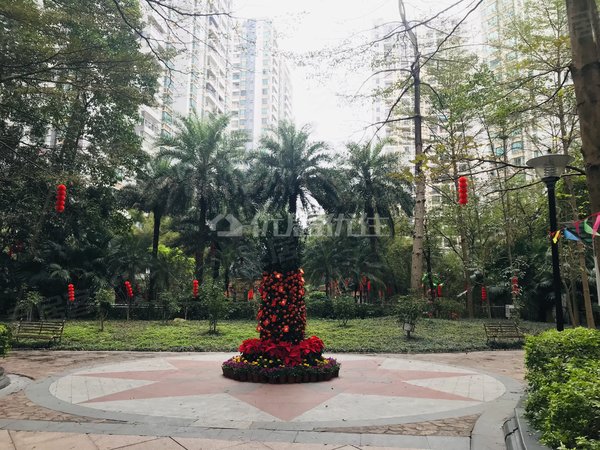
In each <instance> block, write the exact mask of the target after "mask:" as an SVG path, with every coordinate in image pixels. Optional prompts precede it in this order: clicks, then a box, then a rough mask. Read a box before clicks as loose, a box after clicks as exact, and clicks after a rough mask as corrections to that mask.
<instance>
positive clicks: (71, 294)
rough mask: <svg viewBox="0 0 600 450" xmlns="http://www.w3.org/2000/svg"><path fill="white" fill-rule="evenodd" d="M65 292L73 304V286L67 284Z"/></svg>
mask: <svg viewBox="0 0 600 450" xmlns="http://www.w3.org/2000/svg"><path fill="white" fill-rule="evenodd" d="M67 292H68V294H69V301H70V302H74V301H75V286H73V285H72V284H69V285H68V286H67Z"/></svg>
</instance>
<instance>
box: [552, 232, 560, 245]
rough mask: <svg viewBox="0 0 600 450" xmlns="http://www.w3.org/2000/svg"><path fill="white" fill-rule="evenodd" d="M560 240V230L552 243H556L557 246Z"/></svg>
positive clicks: (555, 234)
mask: <svg viewBox="0 0 600 450" xmlns="http://www.w3.org/2000/svg"><path fill="white" fill-rule="evenodd" d="M559 239H560V230H558V231H557V232H556V233H554V237H553V238H552V242H554V243H555V244H556V243H557V242H558V240H559Z"/></svg>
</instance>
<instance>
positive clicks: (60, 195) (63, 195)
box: [54, 184, 67, 213]
mask: <svg viewBox="0 0 600 450" xmlns="http://www.w3.org/2000/svg"><path fill="white" fill-rule="evenodd" d="M66 199H67V187H66V186H65V185H64V184H59V185H58V186H57V187H56V205H55V206H54V208H55V209H56V212H59V213H61V212H63V211H64V210H65V201H66Z"/></svg>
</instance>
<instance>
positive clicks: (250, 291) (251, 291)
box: [248, 289, 254, 300]
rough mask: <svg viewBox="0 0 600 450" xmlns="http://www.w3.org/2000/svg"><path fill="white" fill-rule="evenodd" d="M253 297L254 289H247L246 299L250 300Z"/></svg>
mask: <svg viewBox="0 0 600 450" xmlns="http://www.w3.org/2000/svg"><path fill="white" fill-rule="evenodd" d="M253 298H254V289H250V290H249V291H248V300H252V299H253Z"/></svg>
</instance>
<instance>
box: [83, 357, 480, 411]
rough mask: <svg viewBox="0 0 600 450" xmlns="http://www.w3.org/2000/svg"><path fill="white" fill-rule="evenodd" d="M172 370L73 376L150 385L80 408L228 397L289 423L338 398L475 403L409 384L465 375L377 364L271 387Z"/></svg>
mask: <svg viewBox="0 0 600 450" xmlns="http://www.w3.org/2000/svg"><path fill="white" fill-rule="evenodd" d="M166 361H167V362H168V363H169V364H170V365H172V366H173V369H166V370H131V371H122V372H96V373H79V374H77V376H83V377H98V378H112V379H126V380H143V381H149V382H150V383H149V384H146V385H144V386H139V387H135V388H131V389H126V390H123V391H121V392H117V393H112V394H108V395H102V396H99V397H95V398H90V399H89V400H87V401H85V402H82V403H96V402H110V401H123V400H125V401H127V400H141V399H152V398H167V397H186V396H195V395H209V394H221V393H225V394H228V395H230V396H232V397H234V398H236V399H238V400H240V401H243V402H245V403H247V404H249V405H251V406H253V407H255V408H258V409H259V410H262V411H264V412H266V413H268V414H270V415H272V416H274V417H277V418H279V419H281V420H284V421H289V420H292V419H294V418H295V417H298V416H299V415H301V414H303V413H305V412H307V411H310V410H311V409H313V408H315V407H317V406H318V405H320V404H322V403H323V402H325V401H327V400H329V399H331V398H333V397H335V396H337V395H339V394H342V393H344V394H358V395H379V396H390V397H412V398H423V399H439V400H455V401H468V402H473V401H477V402H479V400H476V399H473V398H469V397H464V396H461V395H456V394H452V393H448V392H444V391H441V390H437V389H433V388H427V387H422V386H417V385H415V384H411V383H410V381H411V380H423V379H432V378H454V377H463V376H471V375H474V373H470V372H442V371H425V370H395V369H385V368H383V367H381V362H382V361H381V360H377V359H368V360H354V361H344V362H342V369H341V371H340V377H339V378H334V379H333V380H331V381H329V382H320V383H299V384H287V385H273V384H261V383H242V382H238V381H234V380H230V379H228V378H225V377H223V376H222V375H221V362H218V361H197V360H186V359H167V360H166Z"/></svg>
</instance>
